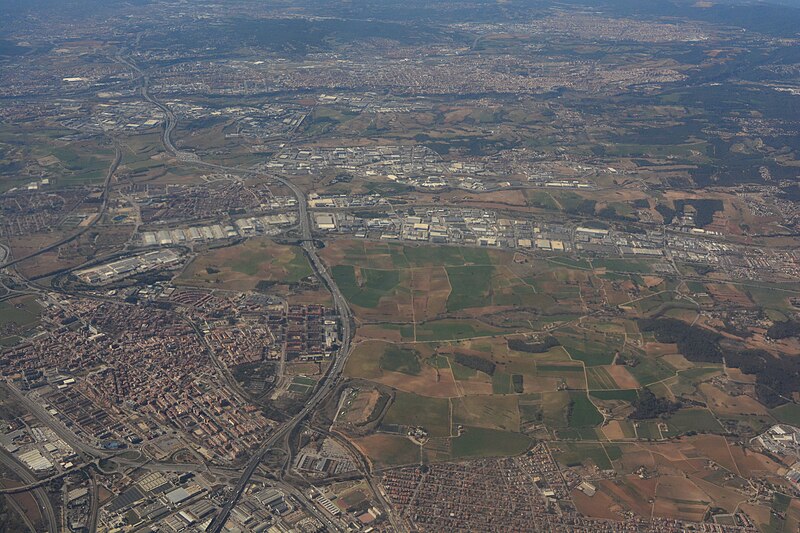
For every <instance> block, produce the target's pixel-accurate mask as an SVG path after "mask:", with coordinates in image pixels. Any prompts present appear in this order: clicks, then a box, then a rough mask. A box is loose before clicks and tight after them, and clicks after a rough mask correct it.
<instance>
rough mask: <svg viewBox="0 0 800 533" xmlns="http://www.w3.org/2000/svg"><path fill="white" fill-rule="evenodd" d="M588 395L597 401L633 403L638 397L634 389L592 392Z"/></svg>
mask: <svg viewBox="0 0 800 533" xmlns="http://www.w3.org/2000/svg"><path fill="white" fill-rule="evenodd" d="M589 395H590V396H593V397H595V398H597V399H598V400H621V401H624V402H629V403H633V402H634V401H636V398H638V397H639V391H637V390H636V389H624V390H622V389H617V390H593V391H591V392H590V393H589Z"/></svg>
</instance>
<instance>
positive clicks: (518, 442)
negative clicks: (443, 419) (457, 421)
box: [452, 427, 531, 459]
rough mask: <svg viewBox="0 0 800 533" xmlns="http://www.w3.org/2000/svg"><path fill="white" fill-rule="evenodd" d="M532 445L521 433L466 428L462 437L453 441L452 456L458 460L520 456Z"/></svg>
mask: <svg viewBox="0 0 800 533" xmlns="http://www.w3.org/2000/svg"><path fill="white" fill-rule="evenodd" d="M530 445H531V439H530V438H528V437H526V436H525V435H523V434H521V433H513V432H510V431H497V430H494V429H484V428H475V427H465V428H464V429H463V433H462V434H461V436H459V437H457V438H454V439H453V440H452V456H453V458H454V459H457V458H462V457H494V456H505V455H519V454H521V453H523V452H525V450H527V449H528V447H530Z"/></svg>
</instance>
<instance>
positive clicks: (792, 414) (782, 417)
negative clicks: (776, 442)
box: [770, 403, 800, 426]
mask: <svg viewBox="0 0 800 533" xmlns="http://www.w3.org/2000/svg"><path fill="white" fill-rule="evenodd" d="M770 413H771V414H772V416H774V417H775V419H776V420H778V422H782V423H784V424H791V425H793V426H800V405H798V404H796V403H787V404H785V405H781V406H778V407H776V408H774V409H770Z"/></svg>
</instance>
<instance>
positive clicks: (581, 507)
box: [572, 489, 624, 520]
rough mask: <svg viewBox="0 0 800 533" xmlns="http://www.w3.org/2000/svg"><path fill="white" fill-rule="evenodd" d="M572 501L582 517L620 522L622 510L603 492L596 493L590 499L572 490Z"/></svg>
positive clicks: (576, 490)
mask: <svg viewBox="0 0 800 533" xmlns="http://www.w3.org/2000/svg"><path fill="white" fill-rule="evenodd" d="M572 500H573V501H574V502H575V507H576V508H577V509H578V511H579V512H580V513H581V514H582V515H585V516H590V517H593V518H606V519H608V520H622V518H623V515H622V514H621V512H622V511H623V510H624V509H623V508H622V507H621V506H620V505H619V504H618V503H616V502H615V501H614V500H613V499H611V497H609V496H608V495H607V494H605V493H603V492H599V491H598V492H597V493H595V495H594V496H592V497H591V498H590V497H589V496H587V495H586V494H584V493H583V492H581V491H580V490H578V489H574V490H573V491H572Z"/></svg>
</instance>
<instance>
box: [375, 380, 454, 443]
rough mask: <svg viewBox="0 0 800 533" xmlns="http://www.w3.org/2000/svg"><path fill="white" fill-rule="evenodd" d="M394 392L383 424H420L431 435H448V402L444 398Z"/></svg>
mask: <svg viewBox="0 0 800 533" xmlns="http://www.w3.org/2000/svg"><path fill="white" fill-rule="evenodd" d="M396 394H397V395H396V397H395V400H394V402H392V405H391V407H389V412H388V413H386V417H385V418H384V419H383V422H384V423H385V424H398V425H403V426H422V427H424V428H425V430H426V431H427V432H428V434H429V435H430V436H431V437H447V436H449V435H450V403H449V402H448V401H447V400H446V399H443V398H428V397H425V396H417V395H416V394H412V393H410V392H401V391H397V393H396Z"/></svg>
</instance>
